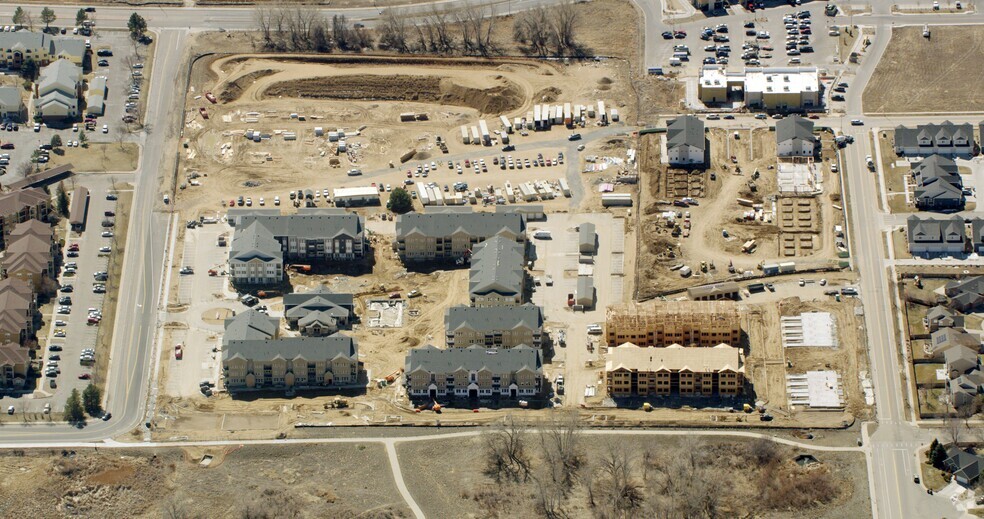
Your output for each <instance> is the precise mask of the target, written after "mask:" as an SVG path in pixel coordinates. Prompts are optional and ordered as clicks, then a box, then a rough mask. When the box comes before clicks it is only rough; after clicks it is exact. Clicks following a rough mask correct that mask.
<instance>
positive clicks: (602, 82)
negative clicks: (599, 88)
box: [598, 76, 614, 85]
mask: <svg viewBox="0 0 984 519" xmlns="http://www.w3.org/2000/svg"><path fill="white" fill-rule="evenodd" d="M612 83H614V81H612V78H610V77H607V76H606V77H603V78H601V79H599V80H598V84H599V85H610V84H612Z"/></svg>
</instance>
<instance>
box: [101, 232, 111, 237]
mask: <svg viewBox="0 0 984 519" xmlns="http://www.w3.org/2000/svg"><path fill="white" fill-rule="evenodd" d="M102 237H103V238H112V237H113V233H112V232H110V231H103V233H102Z"/></svg>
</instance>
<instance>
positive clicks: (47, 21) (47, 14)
mask: <svg viewBox="0 0 984 519" xmlns="http://www.w3.org/2000/svg"><path fill="white" fill-rule="evenodd" d="M57 19H58V17H57V16H55V12H54V11H52V10H51V8H50V7H45V8H44V9H42V10H41V21H42V22H44V28H45V29H47V28H48V26H49V25H51V22H53V21H55V20H57Z"/></svg>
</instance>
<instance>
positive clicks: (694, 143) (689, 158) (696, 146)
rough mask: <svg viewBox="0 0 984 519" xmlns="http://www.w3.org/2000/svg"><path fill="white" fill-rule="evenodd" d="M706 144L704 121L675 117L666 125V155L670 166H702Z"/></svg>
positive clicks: (688, 117)
mask: <svg viewBox="0 0 984 519" xmlns="http://www.w3.org/2000/svg"><path fill="white" fill-rule="evenodd" d="M706 143H707V138H706V137H705V136H704V121H701V120H700V119H698V118H696V117H694V116H692V115H684V116H680V117H677V118H676V119H673V120H672V121H670V122H669V124H667V125H666V154H667V157H668V159H667V160H668V161H669V163H670V164H673V165H675V166H690V165H695V164H703V163H704V154H705V151H706V149H707V145H706Z"/></svg>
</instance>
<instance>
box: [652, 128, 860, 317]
mask: <svg viewBox="0 0 984 519" xmlns="http://www.w3.org/2000/svg"><path fill="white" fill-rule="evenodd" d="M707 136H708V140H709V142H710V149H711V152H710V161H711V162H710V167H709V168H707V170H706V171H690V172H689V173H687V172H686V171H685V170H674V169H672V168H668V167H667V165H666V164H663V163H662V162H661V161H660V157H659V154H660V139H661V138H662V136H661V135H659V134H655V135H646V136H643V137H642V138H641V140H640V143H639V149H640V159H639V160H640V171H641V172H642V177H643V178H642V180H641V184H640V185H641V186H643V189H641V191H642V194H641V200H642V201H641V202H640V209H641V211H642V216H640V218H641V222H642V223H640V226H641V228H642V229H643V233H644V236H645V237H644V239H643V241H642V245H641V247H642V249H643V250H641V251H640V254H639V256H640V257H639V262H638V267H639V268H640V269H642V270H640V271H639V272H638V275H637V277H638V279H639V281H638V283H639V290H640V291H639V296H640V297H642V298H645V297H647V296H650V295H651V294H653V293H656V292H660V291H666V290H674V289H680V288H685V287H689V286H695V285H699V284H705V283H712V282H717V281H723V280H725V279H730V278H733V277H734V274H732V273H729V272H728V270H727V267H728V264H729V263H731V264H733V266H734V267H735V269H736V272H737V273H741V272H743V271H753V272H755V271H756V270H757V269H759V268H760V265H761V264H763V263H770V262H775V261H789V260H793V261H796V262H797V264H798V265H800V267H799V268H801V269H802V268H804V267H806V266H816V265H827V264H829V263H830V262H831V261H832V260H833V259H834V258H835V257H836V250H835V244H834V237H833V226H834V225H838V224H841V223H843V216H842V213H841V212H840V211H836V210H834V209H833V205H834V204H839V203H840V185H839V177H838V176H837V175H835V174H832V173H831V172H830V167H829V159H830V157H829V156H827V155H822V157H821V159H822V160H821V161H818V162H817V163H816V164H817V167H818V168H819V169H820V170H821V171H822V173H823V182H824V185H823V191H824V192H823V194H821V195H819V196H817V197H814V198H811V199H796V200H800V201H805V202H806V203H807V204H809V206H810V207H812V208H813V209H814V210H811V211H810V212H809V213H808V214H810V215H812V216H813V218H812V223H811V225H810V226H809V228H806V229H801V228H795V229H780V227H779V226H778V225H777V224H776V222H777V221H779V219H778V217H779V216H780V215H779V214H774V217H773V218H772V220H771V221H763V220H759V219H756V220H747V219H744V218H743V215H744V214H745V213H746V212H747V211H748V210H749V209H750V208H749V207H746V206H742V205H739V204H738V202H737V199H738V198H742V199H746V200H751V201H752V202H753V203H755V204H762V205H763V209H764V210H765V212H767V213H770V212H772V210H773V200H774V199H775V196H776V194H777V190H778V185H777V181H776V171H775V165H776V144H775V133H774V132H770V131H767V130H761V129H760V130H756V131H752V132H750V131H749V130H742V131H740V132H739V139H735V138H734V132H733V131H724V130H721V129H711V130H710V131H709V132H708V134H707ZM731 157H735V160H736V161H737V163H735V162H733V161H732V159H731ZM756 171H758V173H759V175H758V177H757V178H753V177H755V172H756ZM712 173H713V174H714V176H715V178H714V179H711V174H712ZM681 177H682V178H689V179H690V185H691V195H690V196H692V197H694V198H697V199H698V201H699V202H700V204H699V205H696V206H694V205H691V206H690V207H687V208H680V207H675V206H673V205H671V203H670V202H673V201H674V200H677V199H679V198H681V197H682V196H685V195H684V194H683V192H682V191H680V190H679V189H677V190H673V189H672V188H671V184H672V180H673V179H679V178H681ZM753 185H754V190H753V189H752V186H753ZM693 186H703V187H702V188H701V189H697V190H694V189H693ZM791 201H792V200H791ZM781 202H782V200H778V201H776V204H775V208H776V211H777V212H778V211H781V208H782V207H783V205H782V203H781ZM666 211H672V212H675V213H677V218H676V220H675V225H679V226H680V227H681V233H680V236H678V237H674V236H673V235H672V233H673V230H674V229H673V226H670V225H668V224H667V219H665V218H664V217H663V216H662V213H664V212H666ZM688 215H689V216H688ZM724 231H727V236H725V233H724ZM688 235H689V236H688ZM780 238H782V239H783V240H785V239H786V238H789V239H791V240H794V242H795V243H801V241H800V240H801V239H802V238H807V239H809V243H810V247H809V248H806V247H801V246H797V247H796V248H795V249H794V251H795V252H794V256H793V257H790V256H789V255H788V254H787V252H788V249H787V248H785V247H780ZM750 240H755V242H756V247H755V249H754V250H753V251H752V252H751V253H745V252H742V246H743V244H744V243H746V242H748V241H750ZM784 243H785V241H784ZM701 261H706V262H707V263H708V271H707V272H701V271H700V269H699V266H700V263H701ZM680 264H683V265H688V266H690V267H691V269H693V271H694V275H693V276H692V277H687V278H684V277H681V276H680V274H679V273H678V272H677V271H674V270H671V267H674V266H676V265H680Z"/></svg>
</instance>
